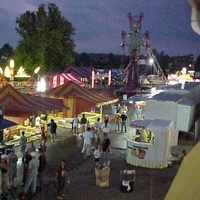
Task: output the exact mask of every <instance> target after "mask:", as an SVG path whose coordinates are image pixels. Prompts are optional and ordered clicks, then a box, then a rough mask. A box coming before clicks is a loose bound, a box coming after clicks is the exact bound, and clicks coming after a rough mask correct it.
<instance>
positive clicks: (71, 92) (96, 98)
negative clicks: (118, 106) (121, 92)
mask: <svg viewBox="0 0 200 200" xmlns="http://www.w3.org/2000/svg"><path fill="white" fill-rule="evenodd" d="M38 95H41V96H46V97H50V98H59V99H63V101H64V103H65V105H67V106H68V107H69V108H70V109H69V110H68V111H67V112H66V115H65V116H67V117H72V116H74V115H75V114H80V113H81V112H84V111H88V110H91V109H93V108H95V107H96V106H97V107H100V106H102V105H106V104H110V103H114V102H117V101H118V98H116V97H115V96H114V95H113V96H111V95H110V94H109V95H108V96H107V95H106V94H102V93H97V92H94V91H90V90H89V89H86V88H83V87H80V86H79V85H77V84H75V83H74V82H72V81H70V82H67V83H65V84H63V85H61V86H59V87H57V88H53V89H52V90H50V91H47V92H46V93H40V94H38Z"/></svg>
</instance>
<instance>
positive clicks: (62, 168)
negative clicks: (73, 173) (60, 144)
mask: <svg viewBox="0 0 200 200" xmlns="http://www.w3.org/2000/svg"><path fill="white" fill-rule="evenodd" d="M55 179H56V180H55V181H56V182H58V189H57V199H64V197H65V193H64V190H65V185H66V182H67V179H68V175H67V166H66V161H65V160H62V161H61V163H60V165H59V167H58V168H57V170H56V178H55Z"/></svg>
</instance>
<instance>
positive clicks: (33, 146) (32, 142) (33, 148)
mask: <svg viewBox="0 0 200 200" xmlns="http://www.w3.org/2000/svg"><path fill="white" fill-rule="evenodd" d="M30 148H31V151H35V145H34V141H33V140H31V147H30Z"/></svg>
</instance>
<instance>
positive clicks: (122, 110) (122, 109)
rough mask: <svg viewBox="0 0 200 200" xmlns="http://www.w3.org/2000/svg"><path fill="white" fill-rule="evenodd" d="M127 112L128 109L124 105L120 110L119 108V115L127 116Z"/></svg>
mask: <svg viewBox="0 0 200 200" xmlns="http://www.w3.org/2000/svg"><path fill="white" fill-rule="evenodd" d="M127 112H128V107H127V106H126V105H125V104H124V105H123V106H122V108H121V113H125V114H127Z"/></svg>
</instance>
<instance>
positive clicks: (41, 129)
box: [40, 124, 45, 135]
mask: <svg viewBox="0 0 200 200" xmlns="http://www.w3.org/2000/svg"><path fill="white" fill-rule="evenodd" d="M40 131H41V134H44V135H45V126H44V124H41V126H40Z"/></svg>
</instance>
